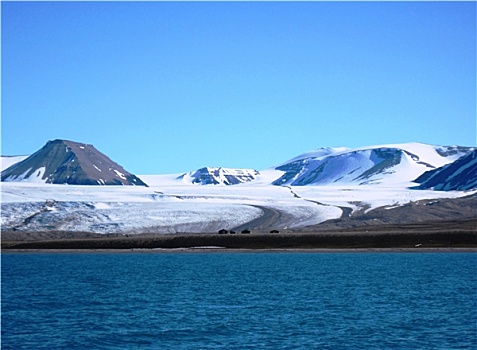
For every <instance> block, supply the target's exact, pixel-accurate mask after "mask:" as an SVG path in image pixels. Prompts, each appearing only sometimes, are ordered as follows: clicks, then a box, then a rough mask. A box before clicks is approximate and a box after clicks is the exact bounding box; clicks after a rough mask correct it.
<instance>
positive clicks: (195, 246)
mask: <svg viewBox="0 0 477 350" xmlns="http://www.w3.org/2000/svg"><path fill="white" fill-rule="evenodd" d="M1 246H2V251H9V250H15V251H19V250H65V251H66V250H76V251H81V250H102V251H108V250H111V251H113V250H116V251H117V250H161V249H162V250H170V251H172V250H180V249H188V250H194V251H203V250H209V251H215V250H267V251H269V250H317V249H319V250H323V249H325V250H342V249H347V250H349V249H412V250H416V249H434V248H444V249H453V248H466V249H473V248H477V233H476V232H453V233H408V232H401V233H384V234H378V233H362V234H361V233H344V234H338V233H332V234H330V233H327V234H324V233H288V234H283V235H281V234H250V235H218V234H184V235H180V234H174V235H162V236H153V237H152V236H151V237H143V236H141V237H118V238H85V239H53V240H41V241H2V244H1Z"/></svg>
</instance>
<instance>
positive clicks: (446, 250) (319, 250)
mask: <svg viewBox="0 0 477 350" xmlns="http://www.w3.org/2000/svg"><path fill="white" fill-rule="evenodd" d="M249 253H253V254H270V253H273V254H275V253H280V254H282V253H283V254H290V253H291V254H293V253H305V254H330V253H342V254H346V253H361V254H366V253H477V247H475V248H471V247H468V248H450V247H443V248H420V247H416V248H335V249H331V248H315V249H297V248H288V249H227V248H223V247H217V248H210V247H195V248H194V247H193V248H173V249H167V248H152V249H2V251H1V254H249Z"/></svg>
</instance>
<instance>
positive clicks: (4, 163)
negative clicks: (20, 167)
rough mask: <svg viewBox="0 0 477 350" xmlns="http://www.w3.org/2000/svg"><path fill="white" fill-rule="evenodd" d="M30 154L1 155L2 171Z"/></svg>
mask: <svg viewBox="0 0 477 350" xmlns="http://www.w3.org/2000/svg"><path fill="white" fill-rule="evenodd" d="M28 157H29V156H14V157H1V171H4V170H5V169H7V168H9V167H11V166H12V165H13V164H16V163H19V162H21V161H23V160H25V159H27V158H28Z"/></svg>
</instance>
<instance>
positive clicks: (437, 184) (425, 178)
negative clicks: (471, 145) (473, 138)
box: [415, 150, 477, 191]
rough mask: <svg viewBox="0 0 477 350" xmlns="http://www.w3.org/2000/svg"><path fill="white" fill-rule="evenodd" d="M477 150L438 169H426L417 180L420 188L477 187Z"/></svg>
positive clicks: (464, 188) (451, 189) (460, 189)
mask: <svg viewBox="0 0 477 350" xmlns="http://www.w3.org/2000/svg"><path fill="white" fill-rule="evenodd" d="M476 159H477V150H474V151H472V152H470V153H469V154H466V155H465V156H463V157H461V158H459V159H457V160H456V161H454V162H452V163H450V164H447V165H445V166H443V167H440V168H438V169H434V170H430V171H426V172H425V173H424V174H422V175H421V176H419V177H418V178H417V179H416V180H415V182H417V183H420V185H419V186H418V187H417V188H419V189H429V188H433V189H435V190H439V191H466V190H470V189H475V188H477V160H476Z"/></svg>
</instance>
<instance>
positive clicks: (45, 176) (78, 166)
mask: <svg viewBox="0 0 477 350" xmlns="http://www.w3.org/2000/svg"><path fill="white" fill-rule="evenodd" d="M1 180H2V181H7V182H8V181H22V182H42V183H50V184H69V185H136V186H147V185H146V184H145V183H144V182H143V181H142V180H141V179H139V178H138V177H136V176H135V175H133V174H131V173H129V172H127V171H126V170H124V168H123V167H121V166H120V165H118V164H117V163H115V162H113V161H112V160H111V159H110V158H108V157H107V156H106V155H104V154H103V153H101V152H99V151H98V150H97V149H96V148H94V146H93V145H88V144H84V143H78V142H73V141H67V140H54V141H49V142H47V144H46V145H45V146H44V147H43V148H41V149H40V150H39V151H37V152H36V153H34V154H32V155H31V156H29V157H28V158H26V159H24V160H22V161H20V162H18V163H15V164H13V165H11V166H10V167H8V168H7V169H6V170H5V171H2V175H1Z"/></svg>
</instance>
